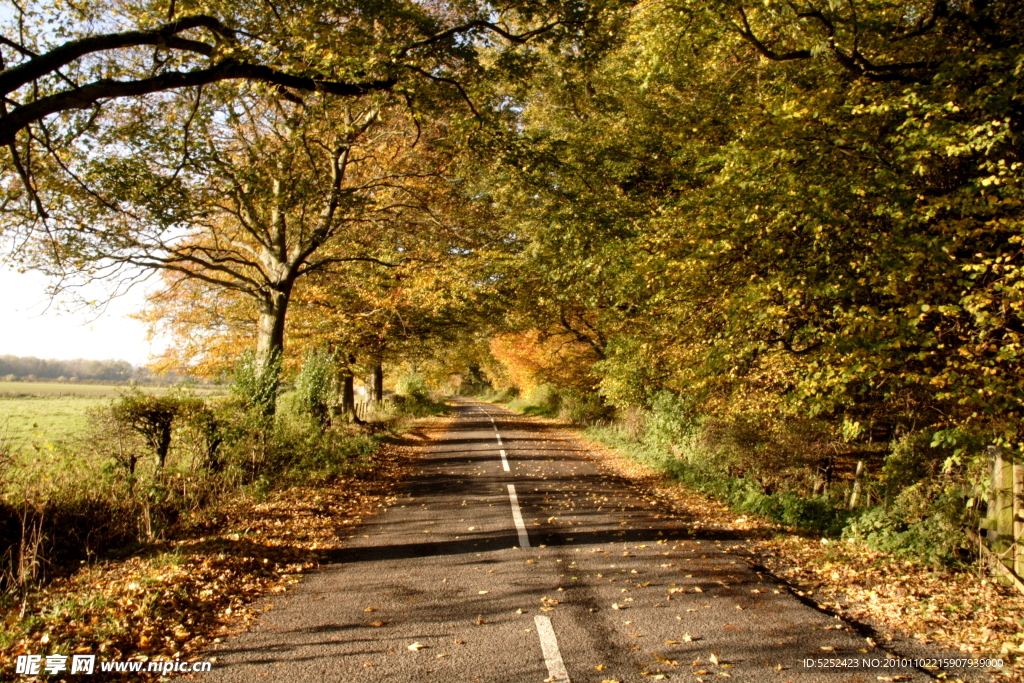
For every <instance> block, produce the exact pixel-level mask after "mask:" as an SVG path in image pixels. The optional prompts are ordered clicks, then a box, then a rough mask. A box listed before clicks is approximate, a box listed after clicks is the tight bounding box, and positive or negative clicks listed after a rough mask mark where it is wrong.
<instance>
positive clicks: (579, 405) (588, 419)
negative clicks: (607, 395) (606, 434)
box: [558, 389, 614, 425]
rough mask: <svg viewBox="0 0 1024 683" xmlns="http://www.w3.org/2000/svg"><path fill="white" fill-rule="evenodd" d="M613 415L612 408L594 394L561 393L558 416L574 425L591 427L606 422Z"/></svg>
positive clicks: (578, 392) (574, 391)
mask: <svg viewBox="0 0 1024 683" xmlns="http://www.w3.org/2000/svg"><path fill="white" fill-rule="evenodd" d="M613 414H614V408H612V406H610V405H608V404H607V403H605V401H604V397H602V396H600V395H599V394H596V393H584V392H581V391H577V390H572V389H569V390H566V391H563V392H562V400H561V409H560V411H559V413H558V416H559V417H560V418H562V419H563V420H566V421H568V422H570V423H572V424H576V425H592V424H597V423H602V422H607V421H608V420H609V419H611V417H612V415H613Z"/></svg>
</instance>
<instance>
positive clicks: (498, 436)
mask: <svg viewBox="0 0 1024 683" xmlns="http://www.w3.org/2000/svg"><path fill="white" fill-rule="evenodd" d="M494 436H495V438H496V439H498V445H499V446H501V445H503V444H502V443H501V434H499V433H498V432H497V431H495V432H494Z"/></svg>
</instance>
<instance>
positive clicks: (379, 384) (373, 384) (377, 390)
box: [370, 363, 384, 403]
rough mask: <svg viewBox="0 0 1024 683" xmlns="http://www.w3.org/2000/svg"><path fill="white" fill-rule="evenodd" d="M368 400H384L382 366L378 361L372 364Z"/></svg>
mask: <svg viewBox="0 0 1024 683" xmlns="http://www.w3.org/2000/svg"><path fill="white" fill-rule="evenodd" d="M370 400H371V401H373V402H374V403H380V402H381V401H383V400H384V366H383V365H381V364H380V363H377V365H375V366H374V368H373V372H372V373H371V374H370Z"/></svg>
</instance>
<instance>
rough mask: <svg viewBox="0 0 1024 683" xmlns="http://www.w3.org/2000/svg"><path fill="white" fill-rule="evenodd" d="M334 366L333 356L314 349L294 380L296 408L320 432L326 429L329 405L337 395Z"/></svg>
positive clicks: (307, 356) (307, 355)
mask: <svg viewBox="0 0 1024 683" xmlns="http://www.w3.org/2000/svg"><path fill="white" fill-rule="evenodd" d="M334 366H335V363H334V357H333V356H331V355H330V354H329V353H326V352H322V351H318V350H316V349H314V350H312V351H310V352H309V353H307V354H306V358H305V360H304V361H303V363H302V370H301V372H299V376H298V377H296V378H295V401H296V408H297V409H298V410H299V411H301V412H302V413H304V414H306V415H308V416H309V418H310V419H312V420H313V422H314V424H316V425H317V427H319V429H320V430H321V431H323V430H324V429H325V428H326V427H327V421H328V417H329V415H330V404H331V401H332V400H333V399H334V397H335V395H336V394H337V386H336V382H335V376H334Z"/></svg>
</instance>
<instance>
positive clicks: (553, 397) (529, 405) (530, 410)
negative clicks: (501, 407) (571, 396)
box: [508, 384, 562, 417]
mask: <svg viewBox="0 0 1024 683" xmlns="http://www.w3.org/2000/svg"><path fill="white" fill-rule="evenodd" d="M508 405H509V408H511V409H512V410H518V411H521V412H523V413H525V414H527V415H539V416H541V417H555V416H557V415H558V412H559V410H560V409H561V407H562V395H561V394H560V393H559V392H558V389H556V388H555V387H554V386H552V385H550V384H541V385H539V386H536V387H534V388H533V389H530V390H529V391H527V392H526V393H525V394H523V395H522V396H521V397H518V398H516V399H513V400H512V401H511V402H510V403H509V404H508Z"/></svg>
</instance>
